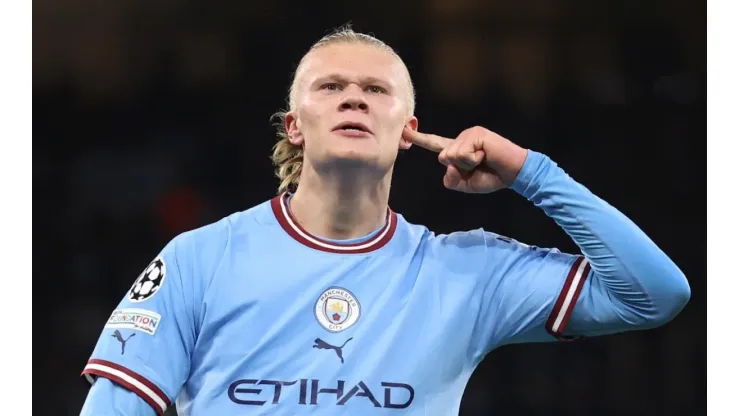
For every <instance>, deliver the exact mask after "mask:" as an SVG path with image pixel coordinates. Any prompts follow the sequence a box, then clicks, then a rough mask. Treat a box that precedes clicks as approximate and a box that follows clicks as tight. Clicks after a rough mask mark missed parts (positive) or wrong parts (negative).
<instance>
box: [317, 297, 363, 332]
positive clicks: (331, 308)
mask: <svg viewBox="0 0 740 416" xmlns="http://www.w3.org/2000/svg"><path fill="white" fill-rule="evenodd" d="M314 314H315V315H316V320H317V321H319V324H321V326H323V327H324V329H326V330H327V331H329V332H341V331H344V330H345V329H347V328H349V327H351V326H352V325H354V324H355V323H357V320H358V319H360V302H358V301H357V298H355V296H354V295H353V294H352V293H351V292H350V291H349V290H347V289H342V288H340V287H332V288H329V289H327V290H325V291H324V293H322V294H321V296H319V299H318V300H317V301H316V306H315V308H314Z"/></svg>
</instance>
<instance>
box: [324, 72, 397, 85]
mask: <svg viewBox="0 0 740 416" xmlns="http://www.w3.org/2000/svg"><path fill="white" fill-rule="evenodd" d="M325 81H336V82H341V83H344V84H348V83H350V80H349V78H347V77H345V76H344V75H341V74H336V73H333V74H328V75H325V76H321V77H318V78H316V81H315V82H314V84H315V83H321V82H325ZM360 83H361V84H363V85H372V84H380V85H384V86H387V87H389V88H390V87H392V86H393V84H392V83H390V82H389V81H386V80H383V79H380V78H376V77H373V76H362V77H360Z"/></svg>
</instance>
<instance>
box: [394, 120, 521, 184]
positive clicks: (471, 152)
mask: <svg viewBox="0 0 740 416" xmlns="http://www.w3.org/2000/svg"><path fill="white" fill-rule="evenodd" d="M403 138H404V139H405V140H407V141H409V142H411V143H412V144H415V145H417V146H420V147H423V148H425V149H427V150H431V151H432V152H437V153H439V158H438V159H439V162H440V163H441V164H443V165H445V166H447V173H446V174H445V176H444V179H443V182H444V185H445V187H446V188H448V189H452V190H454V191H460V192H466V193H479V194H486V193H491V192H495V191H498V190H499V189H503V188H507V187H509V186H511V184H512V183H514V180H515V179H516V176H517V175H518V174H519V171H520V170H521V169H522V166H523V165H524V161H525V160H526V158H527V149H524V148H522V147H520V146H517V145H516V144H514V143H512V142H511V141H509V140H507V139H505V138H503V137H501V136H499V135H498V134H496V133H494V132H492V131H490V130H487V129H485V128H483V127H472V128H469V129H467V130H465V131H463V132H462V133H460V135H459V136H457V138H456V139H448V138H446V137H441V136H437V135H434V134H427V133H420V132H418V131H415V130H411V129H409V128H408V127H406V128H404V129H403Z"/></svg>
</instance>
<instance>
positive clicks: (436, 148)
mask: <svg viewBox="0 0 740 416" xmlns="http://www.w3.org/2000/svg"><path fill="white" fill-rule="evenodd" d="M402 136H403V138H404V139H406V140H408V141H409V142H411V143H412V144H415V145H417V146H420V147H423V148H425V149H427V150H431V151H432V152H436V153H439V152H441V151H442V150H444V149H445V148H447V147H448V146H450V145H451V144H452V143H453V142H454V140H453V139H448V138H446V137H442V136H437V135H436V134H429V133H422V132H419V131H416V130H411V129H410V128H408V127H404V128H403V135H402Z"/></svg>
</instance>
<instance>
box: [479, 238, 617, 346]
mask: <svg viewBox="0 0 740 416" xmlns="http://www.w3.org/2000/svg"><path fill="white" fill-rule="evenodd" d="M484 239H485V247H486V248H485V250H486V256H487V257H488V259H489V266H488V268H487V270H486V273H485V278H484V279H483V281H482V284H483V287H482V290H481V291H480V293H481V310H480V314H481V315H480V316H479V324H480V328H479V330H478V331H476V332H477V334H478V336H479V337H480V339H479V340H477V344H478V345H477V346H478V350H479V352H480V353H481V354H485V353H487V352H488V351H490V350H492V349H493V348H495V347H496V346H500V345H505V344H515V343H524V342H546V341H556V340H571V339H574V338H576V337H574V336H568V335H566V334H565V329H566V326H567V325H568V323H569V321H570V320H571V319H572V317H573V315H574V313H575V312H576V311H577V313H581V314H583V313H584V312H585V313H586V314H587V313H588V311H583V310H582V308H579V309H578V310H576V305H577V304H578V302H579V299H581V296H582V292H583V291H584V290H586V291H589V290H590V289H591V287H592V286H591V284H590V277H591V267H590V265H589V263H588V261H586V259H585V258H584V257H583V256H580V255H572V254H566V253H561V252H560V251H558V250H557V249H544V248H539V247H535V246H530V245H527V244H523V243H520V242H517V241H515V240H512V239H510V238H508V237H503V236H500V235H497V234H493V233H485V234H484ZM592 295H595V296H596V297H597V298H598V299H599V302H603V301H606V299H602V298H601V297H600V296H599V295H600V294H599V293H592Z"/></svg>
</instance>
